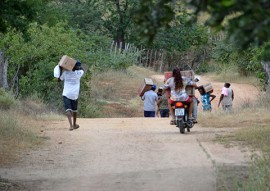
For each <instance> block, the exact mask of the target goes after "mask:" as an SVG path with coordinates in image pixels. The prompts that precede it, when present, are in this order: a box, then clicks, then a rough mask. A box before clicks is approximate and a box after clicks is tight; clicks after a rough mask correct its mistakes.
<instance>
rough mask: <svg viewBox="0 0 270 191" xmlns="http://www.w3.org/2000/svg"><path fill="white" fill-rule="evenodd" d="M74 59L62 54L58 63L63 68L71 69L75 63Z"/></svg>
mask: <svg viewBox="0 0 270 191" xmlns="http://www.w3.org/2000/svg"><path fill="white" fill-rule="evenodd" d="M76 62H77V61H76V60H74V59H73V58H71V57H69V56H67V55H64V56H62V58H61V60H60V61H59V63H58V65H59V66H61V67H62V68H63V69H65V70H70V71H71V70H72V69H73V67H74V66H75V64H76Z"/></svg>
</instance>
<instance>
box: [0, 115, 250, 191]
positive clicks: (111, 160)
mask: <svg viewBox="0 0 270 191" xmlns="http://www.w3.org/2000/svg"><path fill="white" fill-rule="evenodd" d="M79 122H80V125H81V128H80V129H78V130H76V131H72V132H70V131H68V130H67V128H66V125H67V123H66V121H62V122H61V121H60V122H56V123H54V124H52V125H51V126H48V127H46V129H44V130H45V131H44V133H45V135H46V136H47V137H50V139H49V140H48V142H47V144H46V145H45V146H44V147H42V148H39V149H38V150H35V151H32V152H29V153H25V154H24V156H23V157H22V160H21V161H20V162H18V163H17V164H15V165H14V166H13V167H12V168H2V169H0V170H1V177H2V178H7V179H11V180H16V181H19V182H23V183H24V184H26V185H27V186H28V187H32V188H33V190H39V191H45V190H46V191H67V190H68V191H73V190H74V191H75V190H80V191H88V190H94V191H101V190H102V191H106V190H108V191H109V190H110V191H112V190H115V191H127V190H129V191H130V190H131V191H133V190H134V191H135V190H138V191H164V190H168V191H179V190H185V191H193V190H194V191H197V190H200V191H204V190H205V191H214V190H216V188H215V186H216V175H215V166H214V164H213V161H215V163H222V164H223V163H227V164H233V165H239V164H243V163H245V162H246V158H245V154H247V153H242V152H241V151H240V150H238V149H236V148H226V149H225V148H224V147H223V146H218V145H215V144H213V143H212V142H211V139H210V138H211V137H213V135H214V134H215V133H216V132H215V130H210V129H207V128H199V127H194V128H193V129H192V132H191V133H190V134H185V135H181V134H180V133H179V130H178V128H176V127H174V126H170V125H168V119H158V118H155V119H144V118H133V119H128V118H126V119H121V118H118V119H79ZM218 131H219V132H220V131H222V130H221V129H219V130H218ZM217 148H218V149H217ZM220 150H222V152H220Z"/></svg>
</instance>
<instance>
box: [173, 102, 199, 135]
mask: <svg viewBox="0 0 270 191" xmlns="http://www.w3.org/2000/svg"><path fill="white" fill-rule="evenodd" d="M174 113H175V122H176V127H178V128H179V130H180V133H181V134H184V133H185V129H187V132H190V129H191V128H192V127H193V126H194V123H193V122H192V121H189V120H188V105H187V104H185V103H184V102H181V101H176V102H175V104H174Z"/></svg>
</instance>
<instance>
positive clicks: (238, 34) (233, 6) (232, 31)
mask: <svg viewBox="0 0 270 191" xmlns="http://www.w3.org/2000/svg"><path fill="white" fill-rule="evenodd" d="M149 1H150V2H156V1H154V0H147V2H149ZM140 2H141V3H144V2H145V0H140ZM158 2H161V3H160V4H159V9H161V10H162V9H165V8H169V7H168V3H172V2H175V1H174V0H166V1H165V0H164V1H162V0H160V1H158ZM186 3H187V5H188V6H192V8H193V9H194V10H195V13H196V14H199V13H200V12H207V13H208V14H209V19H208V20H207V21H206V24H208V25H209V26H212V27H215V28H216V29H217V30H225V31H227V32H228V37H229V39H230V40H231V42H233V43H235V44H236V45H237V46H239V47H240V48H244V49H247V48H249V47H250V46H252V47H263V48H264V53H262V54H261V56H262V57H261V64H262V66H263V68H264V70H265V72H266V74H267V79H268V90H269V94H270V62H269V60H270V56H269V55H270V46H268V44H267V45H264V44H265V43H268V42H269V41H270V25H269V24H270V9H269V8H270V2H269V1H267V0H257V1H246V0H220V1H215V0H210V1H209V0H189V1H186ZM170 10H172V9H170ZM140 12H141V13H142V14H144V15H146V14H148V15H151V10H150V9H149V8H148V9H147V7H145V6H142V7H141V9H140ZM163 16H164V18H165V19H163V18H162V19H161V18H159V17H154V16H152V15H151V18H152V19H154V20H156V22H155V23H160V24H159V25H156V24H154V23H153V22H151V19H146V20H144V21H142V22H143V26H145V27H146V29H145V30H146V31H147V30H150V31H152V32H150V33H149V32H148V33H147V34H148V35H149V36H148V37H149V39H150V40H151V39H153V37H154V36H155V35H156V34H157V29H158V28H160V27H161V26H164V25H166V24H168V22H170V21H171V17H172V13H171V11H168V12H166V13H165V14H164V15H163ZM164 21H165V22H164Z"/></svg>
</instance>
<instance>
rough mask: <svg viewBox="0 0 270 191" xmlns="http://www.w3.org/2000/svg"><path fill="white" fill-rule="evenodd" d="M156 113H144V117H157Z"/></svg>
mask: <svg viewBox="0 0 270 191" xmlns="http://www.w3.org/2000/svg"><path fill="white" fill-rule="evenodd" d="M155 115H156V112H155V111H144V117H155Z"/></svg>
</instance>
